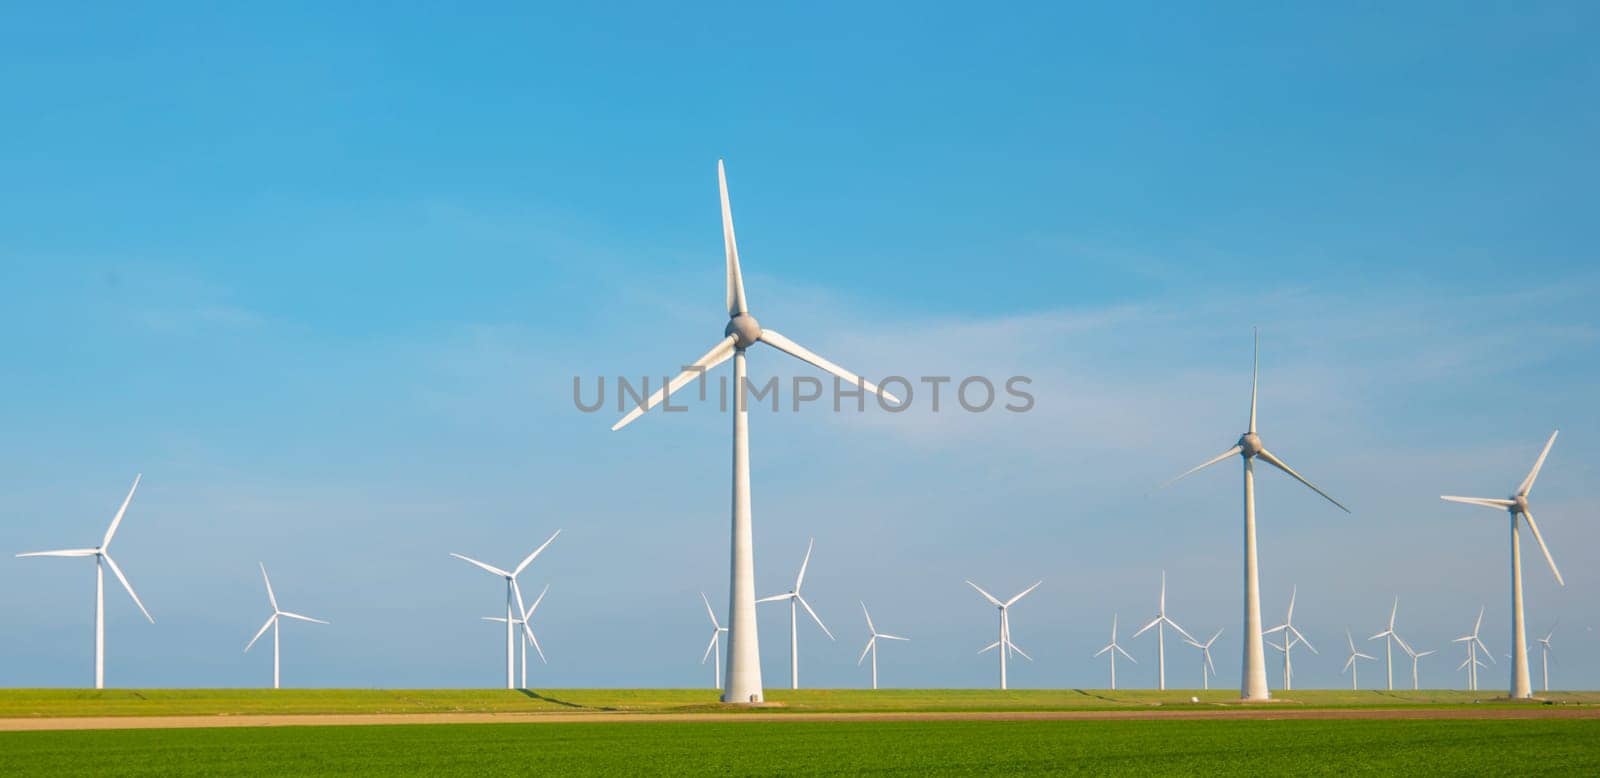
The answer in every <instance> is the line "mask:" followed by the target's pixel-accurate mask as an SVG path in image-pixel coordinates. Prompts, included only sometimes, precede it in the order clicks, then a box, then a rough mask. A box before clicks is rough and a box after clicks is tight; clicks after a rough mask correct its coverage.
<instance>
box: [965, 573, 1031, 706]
mask: <svg viewBox="0 0 1600 778" xmlns="http://www.w3.org/2000/svg"><path fill="white" fill-rule="evenodd" d="M1042 583H1044V581H1037V582H1035V583H1034V584H1033V585H1032V586H1030V587H1028V588H1026V589H1023V590H1022V592H1021V593H1020V594H1018V595H1017V596H1015V597H1012V598H1011V599H1009V600H1006V601H1005V602H1001V601H1000V599H999V598H997V597H995V596H994V595H992V594H990V593H988V592H986V591H984V590H983V587H981V586H978V585H977V584H975V583H973V582H971V581H967V585H968V586H970V587H972V588H974V589H977V590H978V594H981V595H983V599H985V600H988V601H989V604H990V605H993V606H994V607H996V608H999V609H1000V638H999V639H998V640H996V641H995V642H993V643H990V644H989V645H987V646H984V647H983V648H980V649H978V653H980V654H982V653H985V652H988V651H991V650H993V649H996V648H998V649H1000V688H1001V689H1005V688H1007V687H1006V656H1007V655H1009V654H1010V653H1011V652H1012V651H1015V652H1017V653H1018V654H1021V655H1022V658H1023V659H1026V660H1028V661H1029V662H1032V661H1033V657H1031V656H1028V652H1026V651H1023V650H1022V649H1021V648H1018V647H1017V644H1016V643H1013V642H1011V617H1010V615H1009V614H1010V611H1011V606H1013V605H1016V604H1017V600H1020V599H1022V598H1024V597H1027V596H1028V593H1029V592H1031V591H1033V590H1034V589H1037V588H1039V584H1042Z"/></svg>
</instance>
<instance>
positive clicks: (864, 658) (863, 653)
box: [856, 635, 878, 667]
mask: <svg viewBox="0 0 1600 778" xmlns="http://www.w3.org/2000/svg"><path fill="white" fill-rule="evenodd" d="M877 642H878V636H877V635H873V636H872V637H870V638H867V647H866V648H863V649H861V658H860V659H857V660H856V667H860V666H861V663H862V662H865V661H867V652H868V651H871V650H872V646H873V644H874V643H877Z"/></svg>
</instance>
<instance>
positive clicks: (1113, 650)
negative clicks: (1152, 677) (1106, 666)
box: [1094, 613, 1139, 691]
mask: <svg viewBox="0 0 1600 778" xmlns="http://www.w3.org/2000/svg"><path fill="white" fill-rule="evenodd" d="M1107 652H1109V653H1110V654H1111V691H1116V690H1117V654H1121V655H1123V656H1124V657H1126V658H1127V660H1128V661H1129V662H1132V663H1134V664H1139V660H1137V659H1134V658H1133V655H1132V654H1130V653H1128V652H1126V651H1124V650H1122V646H1120V645H1118V644H1117V614H1115V613H1113V614H1111V642H1110V643H1107V644H1106V647H1105V648H1102V649H1100V650H1099V651H1096V652H1094V655H1095V656H1097V657H1098V656H1100V655H1101V654H1104V653H1107Z"/></svg>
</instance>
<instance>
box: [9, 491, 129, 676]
mask: <svg viewBox="0 0 1600 778" xmlns="http://www.w3.org/2000/svg"><path fill="white" fill-rule="evenodd" d="M143 477H144V476H143V475H135V476H134V477H133V487H132V488H131V489H129V490H128V496H127V497H125V498H123V500H122V507H121V508H118V509H117V515H115V516H113V517H112V518H111V527H110V528H108V529H107V530H106V536H105V538H103V539H102V540H101V541H100V545H98V546H95V547H94V548H69V549H65V550H61V551H32V552H29V553H26V554H18V555H17V557H18V558H19V559H20V558H22V557H35V556H61V557H85V556H92V557H94V688H96V689H104V688H106V571H105V569H106V568H107V567H109V568H111V572H112V573H113V574H114V575H116V576H117V580H118V581H121V582H122V588H124V589H127V590H128V596H129V597H132V598H133V604H134V605H137V606H139V612H140V613H143V614H144V617H145V618H146V619H149V620H150V623H151V624H154V623H156V620H155V618H154V617H152V616H151V615H150V611H148V610H145V607H144V603H142V602H140V601H139V595H137V594H135V593H134V591H133V585H132V584H130V583H128V577H127V576H125V575H123V574H122V568H120V567H117V561H116V560H115V559H112V558H111V551H110V549H111V538H112V536H114V535H116V534H117V526H118V525H120V524H121V523H122V517H123V515H124V514H126V513H127V512H128V503H131V502H133V493H134V492H135V491H137V490H138V489H139V479H141V478H143Z"/></svg>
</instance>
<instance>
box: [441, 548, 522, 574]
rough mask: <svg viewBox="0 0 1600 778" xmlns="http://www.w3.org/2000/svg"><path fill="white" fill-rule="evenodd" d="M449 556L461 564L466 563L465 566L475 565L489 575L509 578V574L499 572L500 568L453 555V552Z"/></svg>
mask: <svg viewBox="0 0 1600 778" xmlns="http://www.w3.org/2000/svg"><path fill="white" fill-rule="evenodd" d="M450 556H453V557H455V558H456V559H459V560H461V561H463V562H466V563H467V564H470V565H475V566H477V567H481V568H483V569H484V570H487V571H488V572H491V573H494V574H495V575H498V576H500V577H501V578H510V577H511V574H510V573H508V572H506V571H504V570H501V569H500V568H498V567H495V566H494V565H491V564H485V563H483V562H479V561H478V560H476V559H473V558H472V557H469V556H462V555H460V554H457V553H455V552H453V551H452V552H451V553H450Z"/></svg>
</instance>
